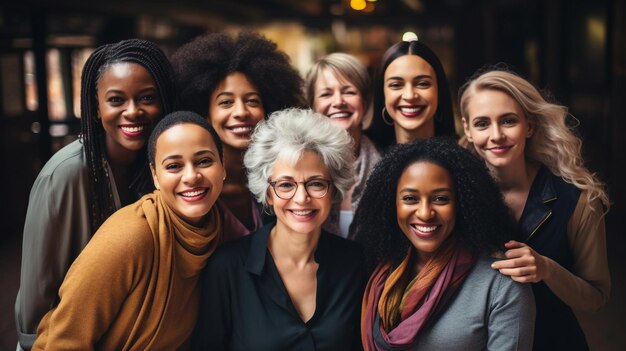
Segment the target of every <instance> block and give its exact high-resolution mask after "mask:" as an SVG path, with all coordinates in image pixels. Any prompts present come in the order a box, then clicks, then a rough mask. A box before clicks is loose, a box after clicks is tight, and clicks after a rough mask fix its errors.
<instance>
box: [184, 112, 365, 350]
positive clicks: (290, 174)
mask: <svg viewBox="0 0 626 351" xmlns="http://www.w3.org/2000/svg"><path fill="white" fill-rule="evenodd" d="M351 143H352V141H351V138H350V136H349V135H348V133H347V132H346V131H345V130H344V129H343V128H340V127H338V126H336V125H335V124H333V123H332V122H330V121H329V120H328V118H326V117H324V116H322V115H319V114H317V113H314V112H312V111H310V110H302V109H286V110H282V111H278V112H275V113H273V114H272V115H271V116H270V118H269V119H268V120H266V121H263V122H261V123H260V124H259V125H258V126H257V128H256V130H255V132H254V134H253V135H252V142H251V144H250V147H249V148H248V150H247V151H246V154H245V156H244V165H245V167H246V169H247V171H248V187H249V189H250V191H251V192H252V193H253V194H254V196H255V197H256V198H257V200H258V201H259V202H260V203H262V204H263V206H264V207H265V209H266V210H269V211H272V212H273V213H274V214H275V215H276V223H270V224H268V225H266V226H265V227H263V228H261V229H259V230H258V231H256V232H255V233H253V234H251V235H250V236H246V237H242V238H240V239H237V240H235V241H232V242H228V243H226V244H224V245H223V246H222V247H220V248H219V249H218V251H217V252H216V253H215V255H214V256H213V257H212V258H211V259H210V261H209V263H208V265H207V267H206V269H205V271H204V275H203V296H202V298H201V306H200V316H199V321H198V324H197V326H196V332H195V348H197V349H202V350H207V349H210V350H252V349H255V350H295V349H306V350H354V349H360V348H361V345H360V339H359V337H360V336H359V318H360V307H361V297H362V294H363V289H364V283H365V276H364V271H363V256H362V254H361V250H360V248H359V246H358V244H356V243H354V242H351V241H349V240H346V239H343V238H340V237H338V236H336V235H332V234H330V233H328V232H326V231H324V230H322V224H323V223H324V221H325V220H326V218H327V217H328V214H329V213H330V210H331V207H332V204H333V203H338V202H341V200H342V197H343V195H344V194H345V193H346V191H348V190H349V189H350V187H351V186H352V184H353V182H354V180H353V178H354V174H353V173H354V171H353V169H352V167H353V164H354V154H353V152H352V147H351Z"/></svg>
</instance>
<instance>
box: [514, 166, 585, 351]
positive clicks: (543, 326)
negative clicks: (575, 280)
mask: <svg viewBox="0 0 626 351" xmlns="http://www.w3.org/2000/svg"><path fill="white" fill-rule="evenodd" d="M579 197H580V190H579V189H578V188H576V187H575V186H574V185H572V184H569V183H566V182H565V181H564V180H563V179H562V178H561V177H558V176H555V175H554V174H552V173H551V172H550V171H549V170H548V169H547V168H546V167H545V166H541V168H540V169H539V172H537V175H536V176H535V180H534V181H533V184H532V186H531V188H530V192H529V193H528V199H527V200H526V205H525V206H524V211H523V212H522V216H521V218H520V221H519V223H520V225H521V226H522V229H523V231H524V233H525V235H526V237H525V238H524V240H523V241H525V242H526V243H527V244H528V245H529V246H530V247H532V248H533V249H534V250H535V251H537V252H538V253H539V254H541V255H543V256H547V257H550V258H551V259H552V260H554V261H555V262H557V263H558V264H559V265H561V266H562V267H563V268H565V269H567V270H568V271H570V272H572V269H573V266H574V257H573V253H572V250H571V246H570V243H569V239H568V234H567V225H568V223H569V220H570V218H571V217H572V214H573V213H574V209H575V208H576V205H577V204H578V198H579ZM532 287H533V292H534V294H535V303H536V306H537V315H536V319H535V339H534V345H533V350H536V351H541V350H571V351H574V350H588V349H589V347H588V346H587V342H586V340H585V334H584V333H583V331H582V329H581V328H580V325H579V324H578V321H577V320H576V316H575V315H574V312H573V311H572V309H571V308H570V307H569V306H568V305H567V304H565V302H563V301H561V299H559V298H558V297H557V296H556V295H555V294H554V293H553V292H552V290H550V288H548V286H547V285H546V284H545V283H544V282H538V283H534V284H532Z"/></svg>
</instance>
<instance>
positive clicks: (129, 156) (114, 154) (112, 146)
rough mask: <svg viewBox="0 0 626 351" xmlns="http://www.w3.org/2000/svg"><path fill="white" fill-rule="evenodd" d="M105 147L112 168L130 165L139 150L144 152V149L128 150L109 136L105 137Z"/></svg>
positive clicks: (122, 167) (123, 167)
mask: <svg viewBox="0 0 626 351" xmlns="http://www.w3.org/2000/svg"><path fill="white" fill-rule="evenodd" d="M105 147H106V154H107V161H108V162H109V165H110V166H111V168H112V169H116V168H117V169H125V168H127V167H128V166H129V165H131V164H132V163H133V162H134V161H135V159H137V156H138V155H139V153H140V152H145V150H144V149H141V151H129V150H127V149H125V148H123V147H121V146H120V145H119V144H117V143H116V142H115V141H113V140H111V139H110V138H109V137H107V138H106V139H105Z"/></svg>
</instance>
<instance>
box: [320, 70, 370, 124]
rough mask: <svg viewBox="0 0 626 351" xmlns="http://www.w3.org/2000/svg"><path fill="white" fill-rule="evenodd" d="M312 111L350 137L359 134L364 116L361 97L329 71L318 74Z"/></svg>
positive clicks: (345, 82) (347, 82) (355, 90)
mask: <svg viewBox="0 0 626 351" xmlns="http://www.w3.org/2000/svg"><path fill="white" fill-rule="evenodd" d="M313 94H314V96H315V97H314V99H313V106H312V108H313V110H314V111H315V112H318V113H321V114H323V115H325V116H327V117H329V118H330V120H331V121H332V122H333V123H337V124H338V125H340V126H341V127H342V128H344V129H346V130H347V131H348V133H350V135H352V136H354V135H357V133H361V123H362V122H363V115H364V114H365V106H364V105H363V103H364V102H363V97H362V96H361V92H360V91H359V90H358V89H357V88H356V86H355V85H354V84H353V83H351V82H350V81H348V80H347V79H346V78H345V77H342V76H338V75H337V74H335V73H334V72H333V71H332V70H330V69H324V70H322V71H321V72H320V74H319V75H318V77H317V80H316V81H315V89H314V92H313Z"/></svg>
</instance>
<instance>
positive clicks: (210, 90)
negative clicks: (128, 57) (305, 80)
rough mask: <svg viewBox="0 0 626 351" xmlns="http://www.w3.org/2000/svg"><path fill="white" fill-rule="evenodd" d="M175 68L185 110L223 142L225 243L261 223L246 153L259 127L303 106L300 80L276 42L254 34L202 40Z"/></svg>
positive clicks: (177, 56) (187, 48)
mask: <svg viewBox="0 0 626 351" xmlns="http://www.w3.org/2000/svg"><path fill="white" fill-rule="evenodd" d="M172 64H173V66H174V71H175V75H176V80H177V84H178V86H179V87H180V95H181V101H182V106H183V108H184V109H187V110H191V111H194V112H196V113H198V114H200V115H201V116H205V117H206V118H207V119H208V120H209V122H210V123H211V125H212V126H213V128H214V129H215V130H216V131H217V133H218V135H219V136H220V139H221V140H222V141H223V143H224V167H225V168H226V174H227V177H226V181H225V182H224V188H223V190H222V194H221V195H220V198H219V200H218V202H217V204H218V207H219V209H220V212H221V213H222V217H223V223H224V235H223V239H222V240H223V241H228V240H231V239H234V238H237V237H240V236H244V235H248V234H250V233H252V232H254V231H255V230H257V229H259V228H260V227H261V226H262V224H263V223H262V217H261V210H260V206H259V205H258V204H257V203H256V202H255V200H254V198H253V196H252V195H251V194H250V191H249V190H248V187H247V185H246V184H247V178H246V173H245V169H244V167H243V153H244V151H246V149H247V148H248V145H249V144H250V140H251V139H250V135H251V134H252V131H253V130H254V127H255V126H256V124H257V123H259V122H260V121H262V120H263V119H265V118H267V116H268V115H269V114H271V113H272V112H274V111H278V110H281V109H283V108H286V107H300V106H304V98H303V96H302V78H301V77H300V75H299V74H298V72H297V71H296V70H295V69H294V68H293V67H291V65H290V62H289V58H288V57H287V55H286V54H285V53H283V52H281V51H279V50H278V49H277V47H276V44H275V43H273V42H272V41H270V40H268V39H266V38H265V37H263V36H262V35H260V34H258V33H253V32H242V33H240V34H239V35H237V36H235V37H233V36H230V35H229V34H227V33H223V32H219V33H212V34H208V35H204V36H201V37H198V38H196V39H195V40H193V41H191V42H190V43H187V44H185V45H183V46H182V47H181V48H180V49H179V50H178V51H177V52H175V53H174V55H173V57H172Z"/></svg>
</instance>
